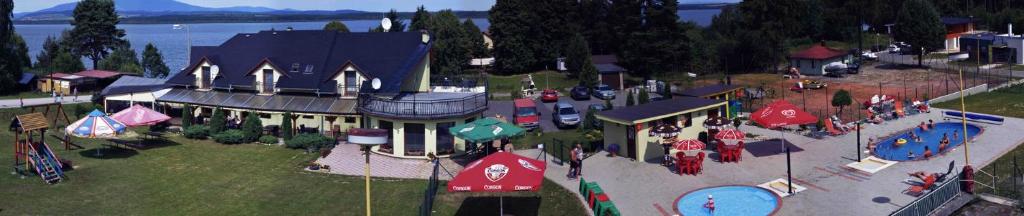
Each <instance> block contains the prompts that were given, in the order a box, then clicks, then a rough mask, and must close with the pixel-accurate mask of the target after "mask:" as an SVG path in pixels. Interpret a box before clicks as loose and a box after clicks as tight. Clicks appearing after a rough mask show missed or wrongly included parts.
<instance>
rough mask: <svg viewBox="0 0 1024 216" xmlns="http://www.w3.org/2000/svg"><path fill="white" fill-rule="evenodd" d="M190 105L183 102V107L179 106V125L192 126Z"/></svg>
mask: <svg viewBox="0 0 1024 216" xmlns="http://www.w3.org/2000/svg"><path fill="white" fill-rule="evenodd" d="M192 117H194V115H192V105H191V104H185V107H183V108H181V127H184V128H188V127H190V126H192Z"/></svg>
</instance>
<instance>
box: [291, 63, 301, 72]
mask: <svg viewBox="0 0 1024 216" xmlns="http://www.w3.org/2000/svg"><path fill="white" fill-rule="evenodd" d="M301 66H302V65H300V64H299V63H294V64H292V69H291V70H290V71H289V72H292V73H298V72H299V67H301Z"/></svg>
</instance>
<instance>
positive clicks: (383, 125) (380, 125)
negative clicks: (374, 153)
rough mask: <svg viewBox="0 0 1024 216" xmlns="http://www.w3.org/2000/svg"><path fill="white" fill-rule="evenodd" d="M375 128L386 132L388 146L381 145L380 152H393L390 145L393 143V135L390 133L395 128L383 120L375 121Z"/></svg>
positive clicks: (392, 124)
mask: <svg viewBox="0 0 1024 216" xmlns="http://www.w3.org/2000/svg"><path fill="white" fill-rule="evenodd" d="M377 128H378V129H383V130H387V131H388V144H384V145H381V146H380V151H382V152H387V153H391V152H393V151H394V147H393V146H392V143H393V142H394V137H393V136H394V133H392V131H393V130H394V128H395V126H394V123H391V122H389V121H384V120H377Z"/></svg>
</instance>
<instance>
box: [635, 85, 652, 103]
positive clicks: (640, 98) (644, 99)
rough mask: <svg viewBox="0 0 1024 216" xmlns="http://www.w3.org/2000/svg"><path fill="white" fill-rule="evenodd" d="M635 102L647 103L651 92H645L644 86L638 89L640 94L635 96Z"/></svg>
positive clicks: (649, 100)
mask: <svg viewBox="0 0 1024 216" xmlns="http://www.w3.org/2000/svg"><path fill="white" fill-rule="evenodd" d="M637 102H639V103H640V104H647V102H651V94H650V93H647V88H646V87H645V88H644V89H640V96H638V97H637Z"/></svg>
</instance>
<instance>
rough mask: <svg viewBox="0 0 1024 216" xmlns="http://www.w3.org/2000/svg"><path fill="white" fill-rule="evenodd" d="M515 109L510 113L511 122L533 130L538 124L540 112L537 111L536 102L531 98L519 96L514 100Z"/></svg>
mask: <svg viewBox="0 0 1024 216" xmlns="http://www.w3.org/2000/svg"><path fill="white" fill-rule="evenodd" d="M514 104H515V109H514V110H513V112H514V114H513V115H512V123H515V124H516V125H519V126H520V127H523V128H526V129H527V130H533V129H535V128H537V127H539V126H540V112H539V111H537V104H535V103H533V100H530V99H527V98H520V99H516V100H515V101H514Z"/></svg>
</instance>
